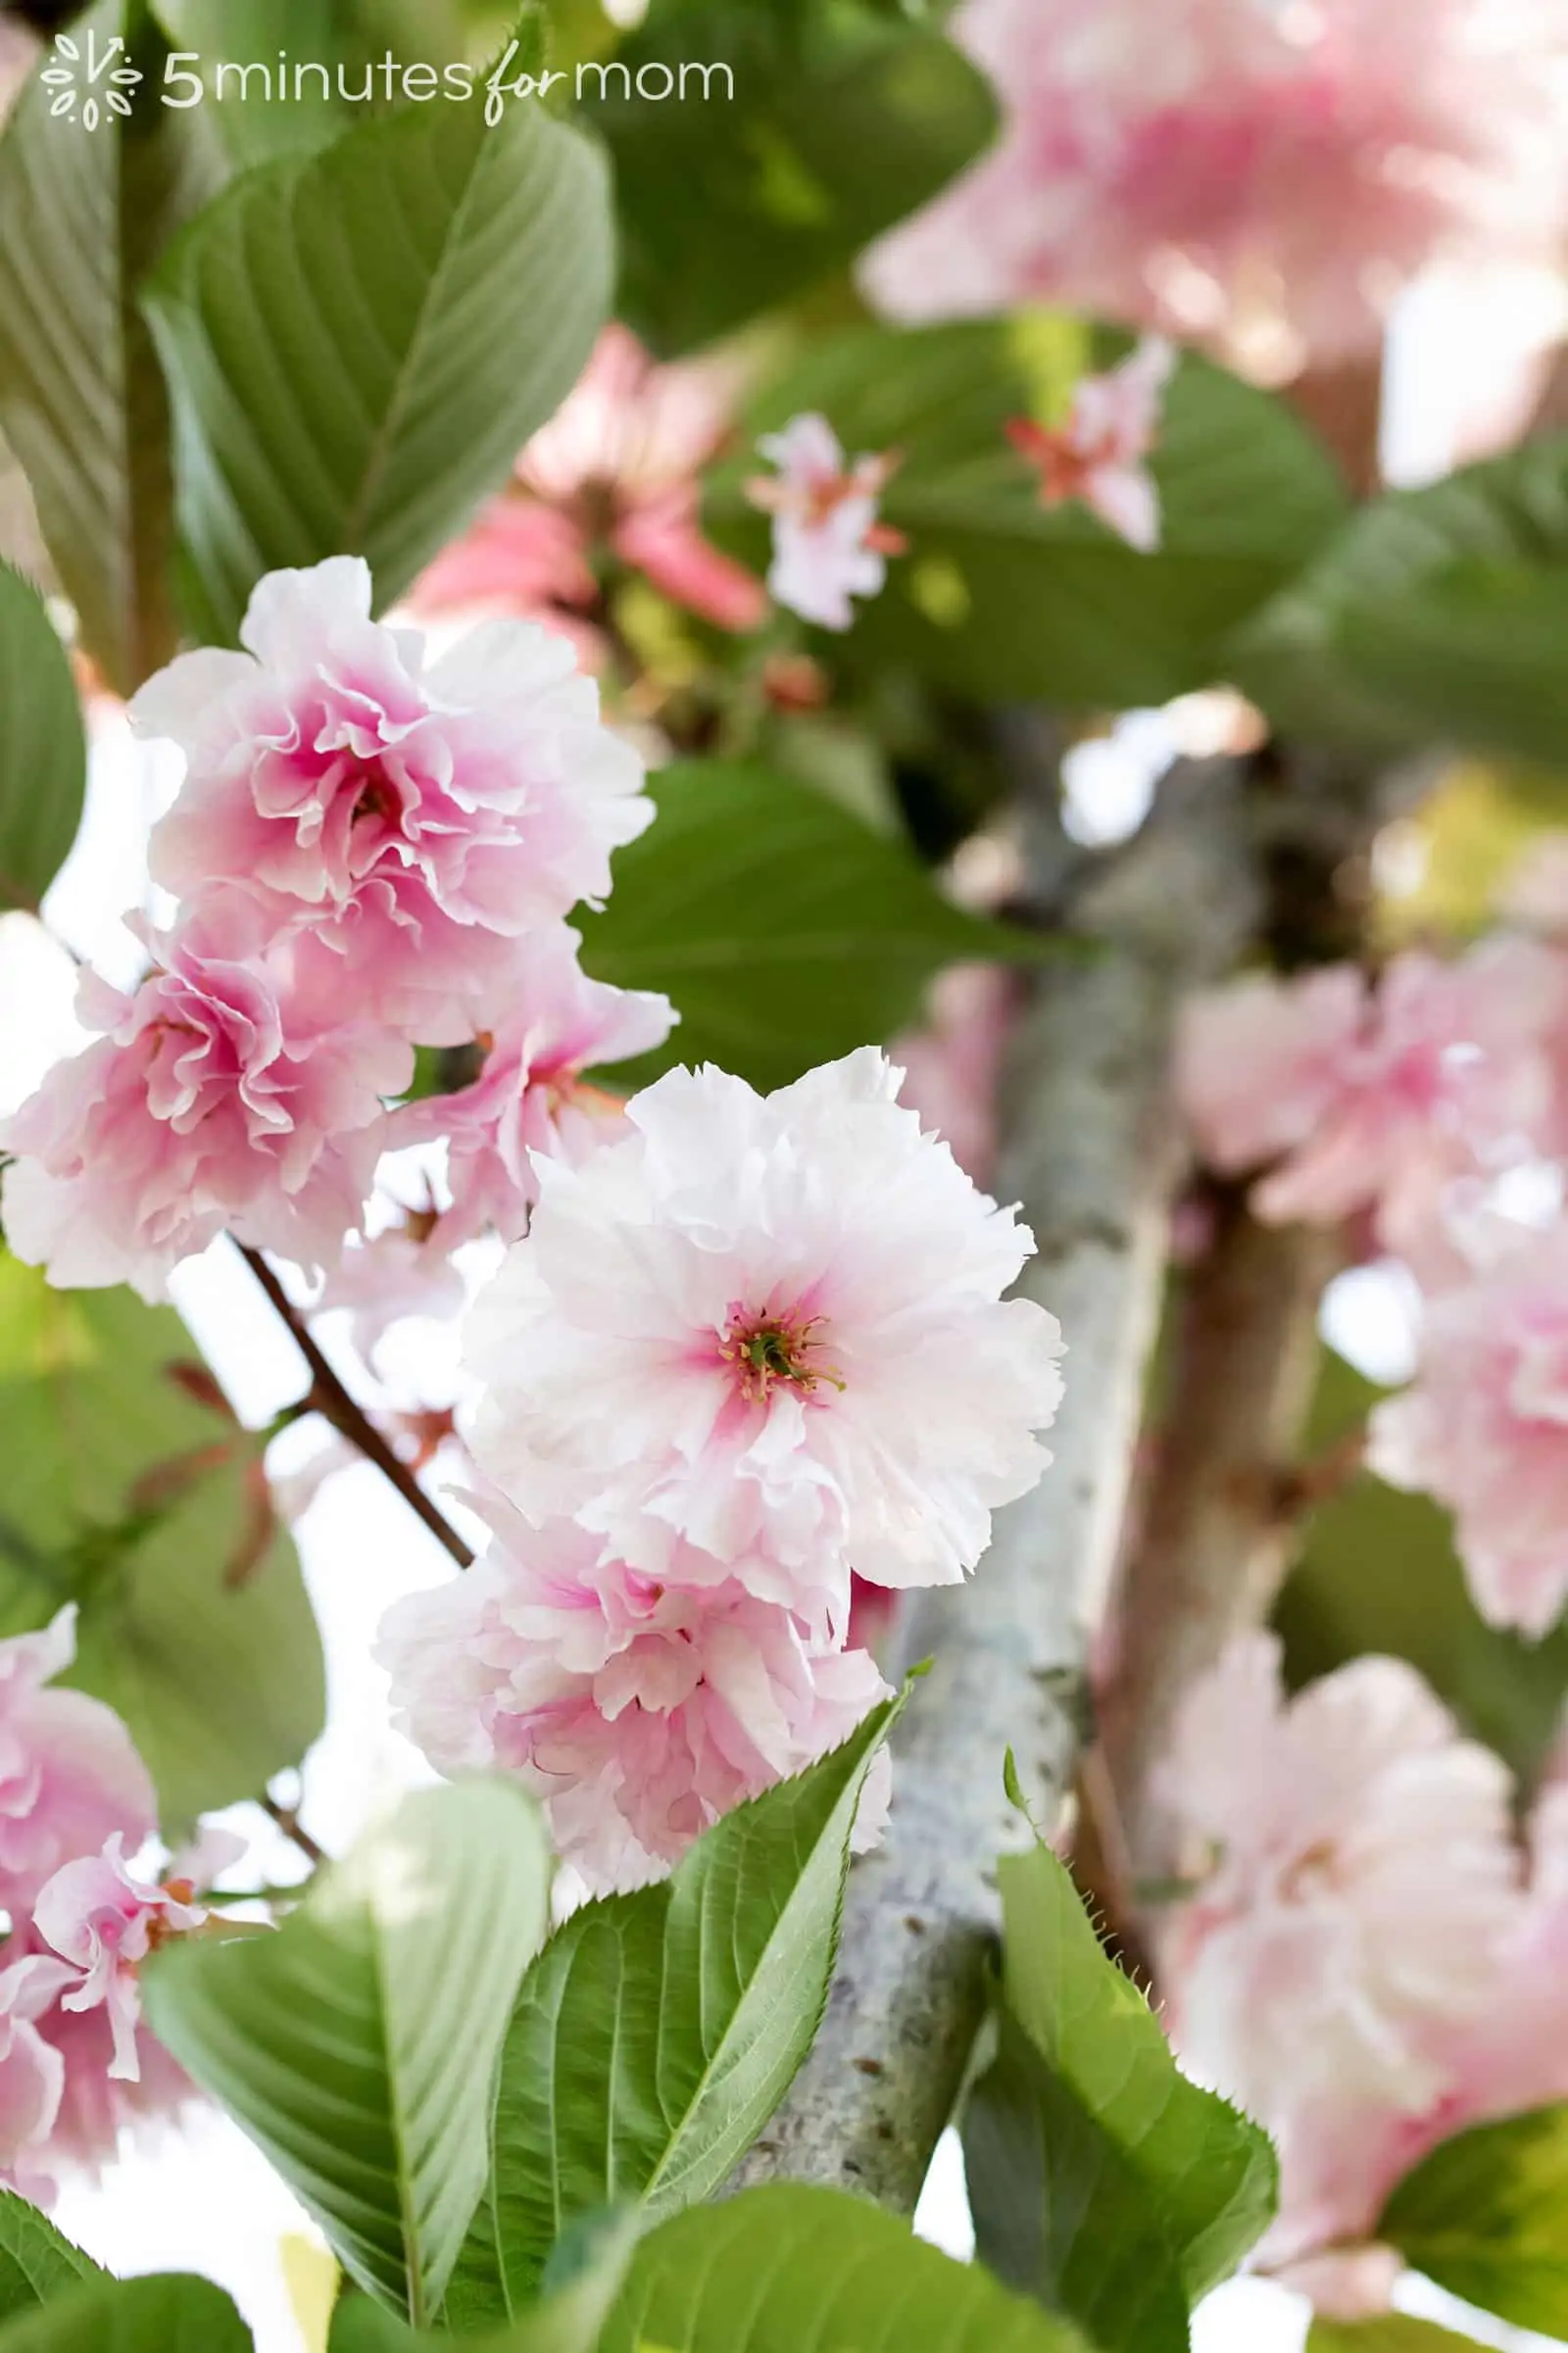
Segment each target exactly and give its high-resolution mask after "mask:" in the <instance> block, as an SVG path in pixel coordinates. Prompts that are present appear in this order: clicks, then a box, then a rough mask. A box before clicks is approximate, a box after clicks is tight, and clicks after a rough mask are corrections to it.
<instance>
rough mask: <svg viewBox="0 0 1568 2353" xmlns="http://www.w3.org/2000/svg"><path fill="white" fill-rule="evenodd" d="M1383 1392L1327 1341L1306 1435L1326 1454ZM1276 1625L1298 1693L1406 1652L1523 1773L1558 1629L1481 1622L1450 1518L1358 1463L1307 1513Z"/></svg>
mask: <svg viewBox="0 0 1568 2353" xmlns="http://www.w3.org/2000/svg"><path fill="white" fill-rule="evenodd" d="M1387 1395H1388V1392H1387V1391H1386V1390H1382V1389H1379V1388H1378V1387H1377V1386H1376V1385H1375V1384H1374V1383H1373V1382H1371V1381H1368V1380H1366V1379H1365V1378H1364V1377H1363V1376H1362V1375H1361V1374H1360V1373H1358V1372H1356V1371H1355V1370H1354V1369H1353V1367H1352V1366H1350V1365H1348V1364H1347V1363H1346V1361H1345V1359H1344V1358H1343V1357H1342V1356H1339V1355H1336V1354H1335V1352H1334V1351H1333V1350H1332V1349H1330V1348H1325V1349H1324V1351H1323V1370H1322V1374H1321V1376H1320V1379H1319V1384H1318V1396H1317V1399H1316V1402H1315V1404H1314V1406H1313V1410H1312V1418H1311V1425H1310V1428H1309V1432H1308V1436H1307V1442H1306V1446H1307V1454H1308V1457H1309V1458H1310V1457H1311V1456H1313V1455H1315V1454H1318V1453H1320V1452H1323V1451H1326V1450H1327V1449H1328V1448H1329V1447H1331V1446H1333V1445H1334V1444H1335V1442H1336V1441H1337V1440H1339V1439H1341V1438H1343V1437H1344V1435H1345V1433H1346V1432H1347V1431H1348V1429H1350V1428H1352V1427H1353V1426H1354V1425H1355V1424H1356V1423H1358V1422H1363V1421H1364V1420H1365V1419H1366V1416H1367V1415H1368V1413H1370V1411H1371V1410H1372V1408H1373V1406H1374V1405H1376V1404H1377V1403H1378V1402H1379V1401H1380V1399H1382V1398H1383V1397H1386V1396H1387ZM1275 1623H1276V1625H1277V1626H1278V1628H1279V1631H1280V1633H1281V1635H1282V1636H1283V1637H1284V1641H1285V1666H1286V1677H1287V1681H1288V1682H1289V1683H1290V1685H1291V1688H1292V1689H1293V1690H1297V1691H1299V1690H1300V1689H1301V1687H1302V1686H1303V1685H1305V1684H1308V1683H1312V1682H1315V1681H1316V1680H1317V1679H1318V1677H1320V1676H1323V1675H1329V1674H1332V1673H1333V1671H1334V1670H1335V1668H1336V1667H1341V1666H1344V1665H1345V1663H1346V1661H1347V1660H1348V1659H1351V1658H1359V1657H1361V1656H1363V1655H1364V1654H1365V1653H1366V1652H1367V1651H1375V1652H1378V1653H1380V1654H1384V1655H1388V1656H1392V1657H1396V1658H1406V1659H1408V1660H1409V1661H1410V1663H1411V1665H1412V1666H1414V1667H1416V1668H1417V1669H1418V1670H1419V1672H1420V1673H1421V1674H1422V1675H1423V1676H1424V1677H1425V1679H1426V1681H1427V1682H1428V1683H1429V1684H1430V1685H1431V1686H1432V1688H1433V1690H1434V1691H1436V1692H1437V1694H1438V1696H1439V1697H1440V1698H1441V1699H1442V1700H1443V1701H1444V1702H1445V1703H1446V1705H1447V1706H1448V1707H1450V1708H1452V1709H1453V1711H1454V1713H1455V1714H1456V1715H1457V1716H1458V1717H1459V1719H1460V1721H1461V1722H1462V1723H1463V1725H1464V1726H1465V1729H1466V1730H1467V1731H1468V1732H1470V1733H1473V1734H1474V1735H1475V1737H1476V1738H1477V1739H1478V1740H1484V1741H1485V1742H1486V1743H1487V1745H1488V1746H1489V1747H1493V1748H1495V1749H1497V1750H1498V1752H1499V1753H1500V1754H1501V1755H1502V1756H1503V1757H1504V1758H1506V1760H1507V1762H1508V1763H1509V1764H1510V1765H1511V1766H1512V1767H1513V1768H1514V1770H1515V1772H1517V1773H1519V1774H1520V1775H1521V1776H1522V1777H1523V1778H1524V1779H1525V1780H1526V1781H1530V1780H1533V1779H1534V1776H1535V1775H1536V1773H1537V1772H1538V1771H1539V1770H1540V1767H1541V1763H1542V1760H1543V1758H1544V1755H1545V1754H1546V1751H1547V1750H1548V1749H1549V1747H1550V1745H1551V1742H1552V1740H1553V1739H1554V1738H1555V1734H1556V1728H1557V1722H1558V1717H1559V1714H1560V1712H1561V1708H1562V1695H1563V1691H1564V1688H1565V1687H1568V1626H1565V1627H1562V1628H1560V1629H1559V1630H1558V1631H1557V1632H1556V1633H1555V1634H1553V1635H1550V1636H1548V1637H1547V1639H1546V1640H1545V1641H1544V1642H1524V1641H1523V1640H1522V1639H1521V1638H1520V1637H1519V1636H1518V1635H1514V1634H1508V1633H1505V1632H1503V1631H1502V1630H1501V1629H1500V1628H1497V1627H1493V1626H1488V1625H1487V1624H1485V1622H1484V1621H1483V1619H1482V1617H1481V1615H1480V1613H1479V1611H1478V1610H1477V1608H1476V1605H1475V1603H1474V1601H1473V1600H1472V1599H1471V1597H1470V1593H1469V1589H1468V1587H1467V1586H1466V1584H1465V1577H1464V1570H1463V1568H1462V1566H1461V1565H1460V1561H1459V1556H1458V1553H1457V1552H1456V1551H1455V1549H1454V1543H1453V1526H1452V1522H1451V1521H1450V1519H1449V1517H1448V1514H1447V1513H1446V1511H1444V1510H1443V1509H1442V1508H1441V1507H1440V1506H1439V1505H1438V1504H1436V1503H1434V1502H1433V1500H1432V1499H1431V1497H1430V1496H1429V1495H1406V1494H1405V1493H1403V1491H1402V1490H1400V1489H1397V1488H1392V1487H1386V1486H1385V1485H1384V1484H1383V1482H1382V1480H1381V1479H1374V1478H1373V1477H1372V1476H1371V1474H1370V1473H1363V1474H1362V1475H1361V1476H1360V1477H1359V1478H1357V1479H1356V1480H1354V1481H1353V1482H1352V1483H1351V1485H1350V1486H1349V1487H1348V1488H1347V1489H1346V1491H1345V1492H1344V1494H1342V1495H1336V1496H1335V1497H1334V1498H1333V1499H1332V1500H1331V1501H1330V1502H1328V1503H1325V1504H1323V1505H1320V1507H1319V1508H1318V1510H1317V1511H1316V1512H1314V1514H1313V1516H1312V1520H1311V1523H1310V1525H1309V1527H1308V1529H1307V1533H1306V1542H1305V1544H1304V1545H1303V1547H1302V1551H1301V1555H1300V1558H1299V1561H1298V1563H1297V1565H1296V1568H1295V1570H1294V1572H1293V1574H1292V1576H1291V1579H1290V1582H1289V1584H1288V1585H1287V1586H1286V1589H1285V1592H1284V1593H1283V1595H1282V1596H1281V1600H1280V1604H1279V1607H1278V1610H1277V1612H1276V1616H1275Z"/></svg>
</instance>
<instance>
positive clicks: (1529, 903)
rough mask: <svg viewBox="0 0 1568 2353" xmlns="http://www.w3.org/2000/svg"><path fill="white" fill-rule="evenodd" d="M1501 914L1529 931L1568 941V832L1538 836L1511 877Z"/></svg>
mask: <svg viewBox="0 0 1568 2353" xmlns="http://www.w3.org/2000/svg"><path fill="white" fill-rule="evenodd" d="M1498 911H1499V912H1500V913H1501V914H1503V915H1506V916H1507V917H1508V918H1509V920H1510V921H1512V922H1514V923H1519V924H1522V925H1523V926H1524V927H1525V929H1526V930H1528V931H1536V932H1541V933H1543V934H1544V936H1545V937H1546V938H1547V939H1550V940H1557V941H1564V940H1568V832H1548V833H1541V834H1538V835H1537V836H1536V838H1535V840H1534V841H1533V842H1532V843H1531V844H1530V847H1529V849H1528V850H1526V851H1525V853H1524V854H1523V856H1522V857H1521V858H1520V859H1519V862H1518V864H1517V865H1516V866H1515V867H1514V869H1513V872H1512V873H1511V874H1510V875H1509V876H1508V879H1507V882H1506V884H1505V885H1504V888H1503V891H1502V894H1501V897H1500V899H1499V901H1498Z"/></svg>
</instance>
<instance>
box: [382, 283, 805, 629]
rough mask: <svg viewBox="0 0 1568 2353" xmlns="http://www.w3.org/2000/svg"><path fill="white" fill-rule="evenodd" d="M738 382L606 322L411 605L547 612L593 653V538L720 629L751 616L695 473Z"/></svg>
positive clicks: (753, 619)
mask: <svg viewBox="0 0 1568 2353" xmlns="http://www.w3.org/2000/svg"><path fill="white" fill-rule="evenodd" d="M737 389H738V385H737V380H736V376H735V371H734V369H733V368H730V367H728V366H726V365H725V364H723V363H721V362H715V361H712V360H702V361H687V362H683V363H681V364H679V365H677V366H674V367H665V368H662V367H659V366H658V365H657V364H656V363H655V361H654V360H653V358H652V356H651V355H650V354H649V353H648V352H647V351H645V350H644V348H643V346H642V344H641V343H639V342H638V340H637V338H636V336H635V335H634V334H632V333H631V331H630V329H629V328H627V327H624V326H620V325H618V324H612V325H610V326H607V327H606V328H605V330H604V332H603V334H602V335H601V336H600V338H599V342H598V344H597V346H596V348H595V351H594V355H593V358H592V359H591V360H590V361H589V363H588V366H587V368H586V369H585V370H584V373H583V375H582V378H581V380H580V381H579V383H578V384H577V386H576V389H575V390H574V391H573V392H571V393H570V394H569V395H568V396H567V398H566V400H565V401H564V404H563V406H562V407H561V408H560V409H558V410H557V412H556V414H555V416H554V417H552V418H551V419H550V422H549V423H548V424H547V425H545V426H543V427H542V429H541V430H540V431H539V432H538V433H536V434H535V436H534V438H533V440H532V441H530V442H529V444H528V446H527V448H526V449H525V450H524V451H523V453H522V456H521V458H520V459H519V460H518V461H517V470H516V478H515V482H514V483H513V485H512V487H511V488H510V489H509V490H508V491H507V492H506V493H505V494H504V495H503V496H502V497H501V498H499V499H497V500H496V501H495V502H494V504H493V505H491V506H490V507H488V508H487V509H486V510H485V512H484V513H483V514H482V515H480V517H479V519H478V521H477V522H476V523H475V524H474V525H473V527H472V529H471V530H469V531H468V532H466V534H465V536H464V537H463V538H462V539H459V540H457V541H456V542H455V543H454V544H453V546H451V547H450V548H448V549H447V551H446V553H445V554H444V555H443V556H440V557H438V558H437V560H436V562H435V563H434V564H432V565H431V566H430V568H429V570H428V571H427V572H426V573H425V574H424V576H423V578H422V579H421V580H420V582H419V584H418V586H417V589H416V591H415V602H416V604H417V605H418V606H419V607H420V608H421V609H423V610H425V611H427V612H431V613H437V612H442V611H450V610H473V609H474V608H480V607H488V608H490V609H492V610H496V611H501V612H508V613H524V614H526V615H528V616H529V617H534V618H539V619H550V620H552V621H553V622H554V624H555V625H556V626H558V627H560V626H564V627H566V628H567V629H568V630H570V631H571V632H572V633H573V634H574V635H575V636H576V637H577V638H578V640H579V642H581V643H583V644H584V645H586V646H587V647H588V648H589V649H590V650H591V653H592V655H593V657H594V658H595V660H596V662H597V661H600V660H602V659H603V654H604V645H603V641H602V639H601V638H600V637H599V633H598V632H597V630H595V629H594V627H593V625H592V623H591V621H588V620H586V619H584V618H581V617H579V616H581V615H584V614H586V613H588V612H590V611H591V609H592V608H593V607H594V606H595V605H596V604H597V602H598V599H599V593H600V591H599V582H598V580H597V578H596V576H595V573H594V569H593V564H592V561H591V558H592V555H593V551H594V548H595V544H596V542H598V541H600V540H601V539H602V540H603V541H605V542H606V543H607V544H608V546H609V547H610V549H611V550H612V552H613V554H614V555H615V556H617V557H618V558H619V559H620V561H621V562H622V563H623V564H628V565H629V566H630V567H631V568H632V570H634V571H640V572H642V573H643V574H644V575H645V576H646V577H647V578H648V579H650V580H651V581H652V582H653V584H654V586H655V587H656V588H658V589H661V590H662V592H663V594H664V595H665V596H667V597H669V598H670V599H671V600H672V602H674V603H675V604H677V605H683V606H685V607H686V608H687V609H688V610H689V611H691V612H693V613H700V614H701V615H702V617H703V618H704V619H705V620H710V621H712V622H713V623H714V624H715V625H716V626H717V627H718V628H720V629H731V630H747V629H756V628H758V627H760V624H761V622H762V620H763V619H764V617H765V615H766V612H767V600H766V597H765V596H764V594H763V591H762V584H761V582H760V580H758V579H757V578H756V577H755V576H754V575H753V574H752V573H751V572H749V571H747V570H746V569H745V568H744V566H743V565H741V564H736V563H734V562H733V561H732V560H731V559H730V558H729V557H727V556H724V555H721V554H720V552H719V551H718V549H717V548H715V547H714V546H712V544H711V542H710V541H709V540H708V539H706V538H705V537H704V535H703V529H702V515H701V503H702V492H701V481H700V476H701V474H702V470H703V468H704V466H707V465H708V464H709V463H710V462H711V459H713V458H714V457H715V456H716V455H717V453H718V451H719V449H720V447H721V446H722V444H723V442H724V440H725V439H726V437H727V435H728V432H729V423H730V413H731V409H732V407H733V404H734V400H735V395H736V392H737ZM563 609H564V611H563Z"/></svg>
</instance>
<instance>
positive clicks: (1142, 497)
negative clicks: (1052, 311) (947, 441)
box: [1007, 335, 1176, 555]
mask: <svg viewBox="0 0 1568 2353" xmlns="http://www.w3.org/2000/svg"><path fill="white" fill-rule="evenodd" d="M1175 366H1176V353H1175V349H1174V347H1173V346H1172V345H1171V344H1169V343H1167V342H1166V341H1165V340H1164V338H1163V337H1161V336H1158V335H1151V336H1146V338H1145V339H1144V341H1143V342H1142V343H1141V344H1140V345H1139V346H1138V348H1137V350H1136V351H1135V352H1133V353H1132V354H1131V355H1130V357H1129V358H1127V359H1125V360H1123V361H1122V363H1121V365H1120V367H1118V368H1111V369H1110V370H1109V372H1108V373H1107V374H1105V375H1091V376H1084V377H1083V378H1082V379H1081V380H1080V382H1079V383H1078V385H1077V387H1076V388H1075V390H1074V393H1073V400H1072V409H1071V412H1070V414H1069V416H1068V417H1067V421H1066V423H1065V424H1063V425H1059V426H1055V427H1051V426H1047V425H1041V424H1036V423H1035V422H1033V420H1032V419H1030V418H1028V417H1019V418H1016V419H1015V420H1014V421H1013V423H1011V424H1010V425H1009V426H1008V427H1007V434H1008V438H1009V439H1010V441H1011V442H1012V445H1013V447H1014V449H1016V450H1017V451H1018V452H1019V454H1020V455H1021V456H1023V457H1025V458H1027V459H1028V460H1029V462H1030V464H1031V465H1032V466H1038V467H1039V468H1040V495H1041V499H1042V502H1043V504H1044V505H1045V506H1047V507H1060V506H1064V505H1065V504H1066V503H1067V501H1068V500H1070V499H1081V500H1082V501H1083V503H1084V505H1085V506H1086V507H1088V508H1089V509H1090V510H1091V512H1092V513H1093V514H1095V515H1099V517H1100V519H1101V521H1102V522H1103V523H1104V525H1105V526H1106V528H1107V529H1108V530H1111V531H1114V532H1115V534H1116V536H1117V538H1118V539H1125V540H1126V542H1127V544H1128V546H1129V547H1133V548H1137V549H1138V550H1139V551H1140V552H1141V553H1142V554H1144V555H1152V553H1153V551H1154V550H1155V549H1156V548H1157V547H1158V546H1159V541H1160V515H1159V489H1158V485H1157V484H1156V482H1155V480H1154V477H1153V475H1152V472H1151V471H1150V469H1149V465H1148V459H1149V455H1150V452H1151V451H1152V449H1153V447H1154V444H1155V441H1156V439H1157V437H1158V430H1159V416H1160V404H1161V399H1162V396H1163V393H1164V390H1165V386H1166V385H1167V384H1168V383H1169V381H1170V377H1171V372H1172V370H1173V368H1175Z"/></svg>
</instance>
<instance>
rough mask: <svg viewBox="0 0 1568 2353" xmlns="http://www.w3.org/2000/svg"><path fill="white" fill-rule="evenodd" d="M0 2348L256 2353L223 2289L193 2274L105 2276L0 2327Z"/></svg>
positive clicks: (43, 2352)
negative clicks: (139, 2276)
mask: <svg viewBox="0 0 1568 2353" xmlns="http://www.w3.org/2000/svg"><path fill="white" fill-rule="evenodd" d="M0 2353H252V2345H251V2332H250V2330H249V2329H248V2328H246V2326H245V2324H244V2322H243V2321H242V2320H241V2319H240V2317H239V2314H238V2313H237V2312H236V2311H235V2310H234V2307H233V2305H232V2304H231V2303H230V2302H229V2299H228V2298H227V2296H225V2295H224V2293H223V2291H222V2289H221V2288H219V2287H215V2286H214V2285H213V2283H212V2281H211V2280H210V2279H196V2278H195V2277H194V2276H193V2275H191V2274H188V2273H179V2272H170V2273H162V2274H156V2275H154V2276H153V2277H152V2278H151V2279H107V2278H106V2279H101V2280H99V2281H96V2282H94V2284H93V2285H91V2286H89V2287H80V2288H77V2289H76V2290H75V2291H74V2293H73V2294H71V2295H68V2296H62V2297H60V2298H59V2300H58V2301H55V2302H51V2303H49V2304H46V2305H44V2306H42V2307H40V2308H39V2309H38V2310H36V2311H34V2312H30V2313H25V2314H23V2315H22V2316H21V2317H20V2318H18V2319H16V2320H13V2321H9V2322H8V2323H7V2324H6V2326H5V2327H4V2328H0Z"/></svg>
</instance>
